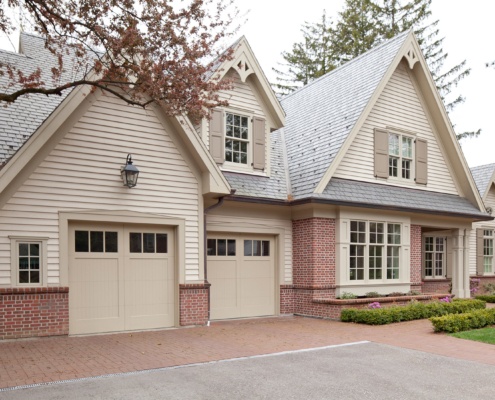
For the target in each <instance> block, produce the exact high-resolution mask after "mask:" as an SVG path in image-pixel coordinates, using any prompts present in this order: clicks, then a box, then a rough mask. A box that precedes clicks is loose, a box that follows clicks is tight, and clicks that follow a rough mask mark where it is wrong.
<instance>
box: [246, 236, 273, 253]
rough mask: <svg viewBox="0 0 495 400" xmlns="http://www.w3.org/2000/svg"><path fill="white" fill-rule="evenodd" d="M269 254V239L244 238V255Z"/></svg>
mask: <svg viewBox="0 0 495 400" xmlns="http://www.w3.org/2000/svg"><path fill="white" fill-rule="evenodd" d="M269 255H270V241H268V240H244V256H245V257H251V256H252V257H268V256H269Z"/></svg>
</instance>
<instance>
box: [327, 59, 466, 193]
mask: <svg viewBox="0 0 495 400" xmlns="http://www.w3.org/2000/svg"><path fill="white" fill-rule="evenodd" d="M386 126H392V127H395V128H399V129H404V130H406V131H410V132H413V133H415V134H416V137H417V138H418V139H424V140H426V141H427V142H428V184H427V185H426V186H424V185H416V184H415V183H414V181H410V182H401V181H400V180H388V181H386V180H377V179H376V178H375V177H374V149H373V143H374V140H373V135H374V128H385V127H386ZM334 176H335V177H337V178H345V179H355V180H359V181H364V182H374V183H376V182H379V183H382V184H386V185H394V186H404V187H418V188H421V189H424V190H431V191H435V192H442V193H449V194H458V192H457V189H456V186H455V184H454V181H453V178H452V176H451V174H450V171H449V169H448V167H447V164H446V161H445V159H444V156H443V154H442V152H441V150H440V147H439V146H438V143H437V140H436V137H435V134H434V133H433V130H432V127H431V126H430V123H429V122H428V118H427V117H426V114H425V112H424V110H423V107H422V105H421V102H420V100H419V97H418V94H417V93H416V89H415V88H414V86H413V83H412V82H411V78H410V76H409V74H408V72H407V70H406V67H405V66H404V65H403V64H400V65H399V66H398V67H397V70H396V71H395V72H394V74H393V75H392V77H391V78H390V81H389V82H388V83H387V85H386V86H385V88H384V90H383V92H382V93H381V94H380V97H379V98H378V100H377V102H376V104H375V105H374V107H373V109H372V110H371V112H370V114H369V115H368V117H367V119H366V121H365V122H364V124H363V126H362V127H361V130H360V131H359V132H358V134H357V135H356V137H355V139H354V141H353V143H352V144H351V146H350V148H349V150H348V151H347V153H346V154H345V156H344V158H343V159H342V161H341V163H340V165H339V166H338V168H337V170H336V172H335V174H334Z"/></svg>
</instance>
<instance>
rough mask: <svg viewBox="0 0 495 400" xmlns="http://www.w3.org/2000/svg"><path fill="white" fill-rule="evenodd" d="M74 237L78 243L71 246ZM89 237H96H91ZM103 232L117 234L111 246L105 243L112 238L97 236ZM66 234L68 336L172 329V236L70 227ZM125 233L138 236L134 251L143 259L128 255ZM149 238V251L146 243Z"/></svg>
mask: <svg viewBox="0 0 495 400" xmlns="http://www.w3.org/2000/svg"><path fill="white" fill-rule="evenodd" d="M76 231H78V241H76V240H75V239H76V235H75V232H76ZM95 231H100V233H97V234H93V232H95ZM107 231H112V232H116V233H117V235H118V245H117V246H115V245H114V244H113V243H112V244H108V245H107V244H106V238H107V237H110V236H111V237H112V238H113V239H115V233H114V234H112V235H106V234H105V233H103V234H102V233H101V232H107ZM69 232H70V240H69V242H70V245H71V246H72V247H71V248H70V249H69V252H70V255H71V256H70V265H69V285H70V292H69V293H70V298H69V332H70V333H71V334H84V333H99V332H114V331H124V330H140V329H152V328H164V327H170V326H173V325H174V322H175V263H174V256H173V249H174V243H173V232H172V231H171V230H170V229H168V230H167V229H165V230H164V229H163V228H157V227H151V228H149V227H148V228H146V227H143V226H139V225H122V224H110V223H109V224H104V223H99V224H92V223H78V224H73V225H71V229H70V230H69ZM129 232H134V233H136V232H142V234H141V238H142V239H143V242H142V243H141V246H138V247H140V248H139V249H138V251H142V252H143V253H140V252H135V249H133V251H134V253H131V248H130V240H131V239H130V236H129ZM93 237H96V238H99V239H100V240H101V238H105V239H104V241H105V243H104V244H103V246H102V245H99V246H97V245H95V246H93V243H92V240H93V239H92V238H93ZM81 238H82V239H81ZM134 238H135V236H134ZM155 238H156V241H155V242H154V243H152V244H151V247H150V239H153V240H155ZM164 238H165V239H164ZM82 240H83V241H82ZM145 240H146V241H145ZM163 240H167V243H164V242H163ZM76 243H77V245H76ZM81 243H82V244H81ZM134 245H135V243H134ZM77 246H79V249H77ZM93 249H97V250H98V251H99V252H96V251H93ZM150 249H151V251H150ZM144 252H145V253H144Z"/></svg>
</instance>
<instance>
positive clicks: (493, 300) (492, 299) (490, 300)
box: [475, 294, 495, 303]
mask: <svg viewBox="0 0 495 400" xmlns="http://www.w3.org/2000/svg"><path fill="white" fill-rule="evenodd" d="M475 299H477V300H483V301H486V302H487V303H495V295H493V294H492V295H488V294H485V295H480V296H476V297H475Z"/></svg>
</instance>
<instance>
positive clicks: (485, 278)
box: [471, 275, 495, 295]
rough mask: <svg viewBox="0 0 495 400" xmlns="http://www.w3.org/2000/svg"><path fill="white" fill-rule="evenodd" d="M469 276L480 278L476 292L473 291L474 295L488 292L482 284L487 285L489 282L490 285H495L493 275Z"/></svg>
mask: <svg viewBox="0 0 495 400" xmlns="http://www.w3.org/2000/svg"><path fill="white" fill-rule="evenodd" d="M471 278H476V279H479V280H480V284H479V286H478V287H479V290H478V292H477V293H475V295H478V294H487V293H489V292H487V291H486V290H485V289H484V288H483V285H487V284H489V283H491V284H492V285H495V276H483V275H482V276H478V275H476V276H471Z"/></svg>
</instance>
